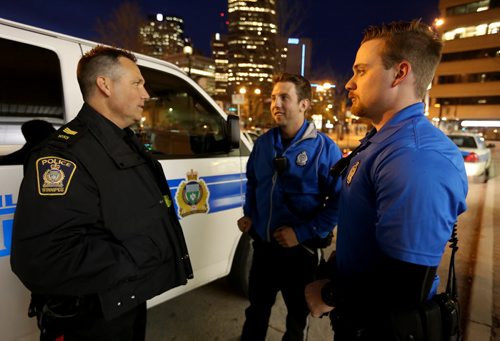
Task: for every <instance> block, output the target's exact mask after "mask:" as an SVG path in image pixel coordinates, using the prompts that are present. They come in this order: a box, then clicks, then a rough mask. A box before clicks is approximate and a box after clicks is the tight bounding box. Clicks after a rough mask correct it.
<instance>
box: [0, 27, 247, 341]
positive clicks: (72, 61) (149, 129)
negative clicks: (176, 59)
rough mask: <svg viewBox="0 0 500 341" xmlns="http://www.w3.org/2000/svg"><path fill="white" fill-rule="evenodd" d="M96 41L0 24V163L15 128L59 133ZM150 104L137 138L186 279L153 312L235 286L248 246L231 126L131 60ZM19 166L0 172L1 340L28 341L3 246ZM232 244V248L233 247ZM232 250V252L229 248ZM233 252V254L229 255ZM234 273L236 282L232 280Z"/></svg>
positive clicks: (240, 154) (75, 105) (194, 92)
mask: <svg viewBox="0 0 500 341" xmlns="http://www.w3.org/2000/svg"><path fill="white" fill-rule="evenodd" d="M95 45H96V43H93V42H90V41H85V40H80V39H77V38H73V37H69V36H66V35H62V34H58V33H55V32H50V31H46V30H42V29H38V28H35V27H31V26H27V25H23V24H19V23H15V22H12V21H8V20H4V19H1V18H0V51H1V54H0V75H1V85H0V155H5V154H8V153H10V152H12V151H15V150H16V149H19V148H20V147H21V146H22V145H23V144H24V142H25V141H24V138H23V136H22V134H21V129H20V128H21V125H22V124H23V123H24V122H26V121H29V120H32V119H43V120H46V121H49V122H51V123H52V124H53V125H54V126H56V127H58V126H61V125H62V124H64V123H65V122H68V121H69V120H71V119H72V118H74V117H75V115H76V114H77V113H78V111H79V109H80V108H81V106H82V104H83V99H82V97H81V93H80V90H79V87H78V83H77V80H76V67H77V63H78V60H79V59H80V57H81V56H82V55H83V54H84V53H85V52H87V51H89V50H90V49H92V48H93V47H94V46H95ZM136 55H137V57H138V65H139V67H140V69H141V72H142V75H143V76H144V78H145V79H146V89H147V90H148V92H149V94H150V96H151V98H152V100H151V101H149V102H148V103H147V105H146V107H145V109H144V113H143V121H142V124H141V126H140V127H138V131H137V132H138V134H139V135H140V137H141V138H142V139H143V142H144V143H145V144H146V146H147V147H148V148H149V149H150V150H151V152H152V153H153V154H154V155H155V157H157V158H158V159H159V160H160V162H161V163H162V165H163V168H164V170H165V173H166V177H167V179H168V182H169V185H170V188H171V190H172V195H173V197H174V198H175V205H176V208H177V212H178V216H179V218H180V222H181V225H182V228H183V230H184V234H185V236H186V241H187V244H188V249H189V252H190V256H191V260H192V264H193V268H194V279H193V280H191V281H189V283H188V284H187V285H186V286H183V287H179V288H175V289H173V290H171V291H169V292H167V293H164V294H163V295H160V296H157V297H155V298H153V299H152V300H150V301H149V302H148V305H149V306H153V305H156V304H158V303H161V302H163V301H165V300H168V299H170V298H172V297H174V296H177V295H179V294H181V293H184V292H187V291H189V290H192V289H194V288H196V287H198V286H200V285H203V284H206V283H208V282H211V281H213V280H215V279H217V278H220V277H223V276H226V275H228V274H229V273H230V270H231V266H232V265H233V258H234V265H233V268H235V270H236V271H235V272H233V273H236V279H237V280H242V281H243V282H244V280H245V277H244V273H245V269H244V268H241V267H240V266H239V265H241V264H243V265H247V264H248V252H247V250H248V243H247V241H245V240H243V239H242V240H241V241H240V237H241V233H240V232H239V230H238V228H237V227H236V220H237V219H238V218H239V217H240V216H241V214H242V209H241V207H242V202H243V198H244V190H245V184H246V178H245V168H246V162H247V159H248V154H249V150H250V148H251V144H250V143H249V142H248V140H247V139H245V138H244V137H243V138H242V139H241V141H242V142H241V143H240V145H239V147H238V140H239V139H240V132H239V126H238V121H237V120H235V119H234V117H232V116H228V115H226V114H225V113H224V112H223V111H222V110H221V109H220V108H219V107H218V106H217V105H216V103H215V102H214V101H213V100H212V99H211V98H210V97H209V96H208V95H207V94H206V93H205V92H204V91H203V90H202V89H201V88H200V87H199V86H198V85H197V84H196V83H195V82H194V81H192V80H191V79H190V78H189V77H187V76H186V74H185V73H183V72H182V71H181V70H180V69H179V68H177V67H176V66H174V65H172V64H169V63H167V62H164V61H160V60H157V59H154V58H150V57H147V56H142V55H138V54H136ZM22 177H23V169H22V165H8V166H0V340H3V341H10V340H37V339H38V330H37V327H36V323H35V321H34V319H29V318H28V317H27V308H28V303H29V292H28V291H27V290H26V289H25V288H24V287H23V285H22V284H21V282H20V281H19V280H18V279H17V277H16V276H15V275H14V274H13V273H12V271H11V269H10V257H9V254H10V245H11V243H10V241H11V235H12V223H13V216H14V211H15V209H16V202H17V195H18V189H19V186H20V183H21V180H22ZM238 244H239V245H240V247H238ZM237 249H238V250H237ZM235 253H236V254H237V256H236V257H235V256H234V255H235ZM239 275H241V277H238V276H239Z"/></svg>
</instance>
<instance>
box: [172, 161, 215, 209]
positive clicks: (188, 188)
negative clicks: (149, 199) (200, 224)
mask: <svg viewBox="0 0 500 341" xmlns="http://www.w3.org/2000/svg"><path fill="white" fill-rule="evenodd" d="M186 177H187V181H182V182H181V183H180V184H179V188H178V189H177V194H176V195H175V200H176V202H177V207H179V215H180V216H181V217H185V216H188V215H190V214H194V213H206V212H208V210H209V207H208V198H209V196H210V192H209V191H208V186H207V184H206V183H205V181H203V180H202V179H198V173H197V172H195V171H193V170H192V169H191V171H189V172H188V173H187V174H186Z"/></svg>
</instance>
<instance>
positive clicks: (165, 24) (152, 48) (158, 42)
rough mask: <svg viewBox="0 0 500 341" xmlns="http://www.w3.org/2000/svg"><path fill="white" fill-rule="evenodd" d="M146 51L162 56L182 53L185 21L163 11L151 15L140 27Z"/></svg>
mask: <svg viewBox="0 0 500 341" xmlns="http://www.w3.org/2000/svg"><path fill="white" fill-rule="evenodd" d="M139 33H140V36H141V40H142V44H143V48H144V51H143V52H144V53H145V54H147V55H150V56H153V57H158V58H162V57H163V56H164V55H165V54H167V55H168V54H176V53H181V52H182V49H183V47H184V40H185V37H184V21H183V20H182V18H179V17H175V16H164V15H163V14H161V13H158V14H156V15H149V16H148V22H147V24H145V25H144V26H142V27H141V28H140V29H139Z"/></svg>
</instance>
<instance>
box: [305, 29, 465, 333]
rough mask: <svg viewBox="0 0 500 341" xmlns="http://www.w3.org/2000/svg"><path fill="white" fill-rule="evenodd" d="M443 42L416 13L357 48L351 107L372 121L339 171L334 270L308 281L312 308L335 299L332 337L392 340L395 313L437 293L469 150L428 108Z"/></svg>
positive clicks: (321, 309) (371, 33)
mask: <svg viewBox="0 0 500 341" xmlns="http://www.w3.org/2000/svg"><path fill="white" fill-rule="evenodd" d="M441 49H442V42H441V40H440V38H439V36H437V35H436V34H435V33H434V32H433V31H432V30H431V28H430V27H428V26H427V25H425V24H423V23H421V22H420V21H412V22H398V23H392V24H389V25H382V26H380V27H370V28H369V29H368V30H367V31H366V32H365V36H364V39H363V41H362V43H361V46H360V48H359V50H358V53H357V55H356V61H355V62H354V66H353V71H354V75H353V76H352V78H351V79H350V80H349V82H348V83H347V84H346V89H347V90H348V91H349V98H350V99H351V101H352V108H351V111H352V113H353V114H354V115H357V116H359V117H363V118H365V119H368V120H369V121H371V123H372V124H373V127H374V128H373V130H372V131H371V132H370V133H369V134H368V136H367V137H366V138H365V139H363V140H362V141H361V146H360V148H359V149H358V150H357V152H356V153H355V154H354V156H353V157H352V159H351V160H350V163H349V166H348V167H347V169H346V171H345V172H344V174H343V175H342V194H341V198H340V206H339V212H340V213H339V224H338V235H337V249H336V255H335V257H332V259H331V261H330V264H331V265H332V267H331V271H330V273H329V274H328V277H329V278H327V279H324V280H319V281H316V282H313V283H311V284H310V285H309V286H308V287H307V289H306V298H307V300H308V304H309V307H310V309H311V312H312V314H313V316H320V315H322V314H323V313H327V312H330V311H331V310H332V309H333V308H334V307H335V310H333V312H332V313H331V314H330V317H331V319H332V327H333V329H334V332H335V340H389V341H390V340H394V339H395V338H394V335H393V331H392V330H391V324H390V323H389V322H388V321H389V320H390V318H389V316H391V314H394V313H396V314H399V312H401V311H405V310H408V309H411V308H414V307H416V306H417V305H418V304H420V303H422V302H423V301H425V300H426V299H427V298H428V297H431V296H432V295H433V294H434V293H435V291H436V287H437V284H438V277H437V276H436V269H437V266H438V265H439V262H440V260H441V256H442V254H443V252H444V249H445V245H446V242H447V240H448V239H449V238H450V236H451V232H452V229H453V225H454V223H455V221H456V220H457V216H458V215H459V214H461V213H462V212H464V211H465V209H466V204H465V197H466V195H467V176H466V174H465V169H464V163H463V158H462V156H461V154H460V152H459V150H458V149H457V148H456V146H455V145H454V144H453V143H452V142H451V141H450V140H449V139H448V138H447V137H446V136H445V135H444V134H443V133H442V132H441V131H440V130H438V129H437V128H435V127H434V126H432V124H431V123H430V122H429V120H428V119H427V118H426V117H425V116H424V104H423V103H422V99H423V97H424V95H425V92H426V89H427V86H428V84H429V83H430V82H431V80H432V77H433V75H434V71H435V69H436V67H437V64H438V63H439V60H440V57H441ZM413 322H415V323H418V322H417V321H413Z"/></svg>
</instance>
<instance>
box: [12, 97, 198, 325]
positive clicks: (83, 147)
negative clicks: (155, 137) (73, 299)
mask: <svg viewBox="0 0 500 341" xmlns="http://www.w3.org/2000/svg"><path fill="white" fill-rule="evenodd" d="M127 140H128V142H127ZM140 148H141V147H140V144H139V143H138V141H137V139H136V138H135V136H133V134H132V131H131V130H130V129H128V128H127V129H125V130H121V129H120V128H119V127H117V126H116V125H114V124H113V123H111V122H110V121H108V120H107V119H106V118H104V117H103V116H102V115H100V114H99V113H97V112H96V111H95V110H93V109H92V108H91V107H90V106H89V105H87V104H84V106H83V108H82V109H81V111H80V112H79V114H78V116H77V117H76V118H75V119H74V120H73V121H71V122H70V123H68V124H67V125H66V126H63V127H61V128H60V129H59V131H58V132H57V133H55V134H54V135H53V137H52V138H51V139H49V141H48V143H47V144H46V145H45V146H43V147H41V148H39V149H37V150H35V151H33V153H32V154H31V155H30V157H29V159H28V161H27V163H26V164H25V177H24V179H23V182H22V184H21V189H20V193H19V198H18V204H17V209H16V213H15V216H14V228H13V236H12V249H11V266H12V269H13V271H14V273H16V275H17V276H18V277H19V278H20V279H21V281H22V282H23V283H24V285H25V286H26V287H27V288H28V289H29V290H31V291H32V292H34V293H37V294H43V295H69V296H84V295H92V294H97V295H98V297H99V300H100V302H101V306H102V310H103V314H104V317H105V318H106V319H111V318H113V317H116V316H118V315H120V314H122V313H123V312H125V311H128V310H130V309H132V308H134V307H135V306H137V305H138V304H140V303H143V302H144V301H145V300H147V299H150V298H152V297H153V296H156V295H158V294H161V293H162V292H164V291H166V290H168V289H170V288H173V287H176V286H179V285H182V284H185V283H186V282H187V279H188V278H190V277H192V269H191V264H190V261H189V256H188V253H187V248H186V244H185V240H184V237H183V234H182V230H181V227H180V224H179V222H178V220H177V217H176V215H175V211H174V208H173V204H172V200H171V195H170V191H169V189H168V185H167V182H166V179H165V177H164V175H163V172H162V170H161V165H160V164H159V163H158V162H157V161H156V160H153V159H151V158H150V157H149V156H148V155H146V153H145V152H144V151H143V150H141V149H140ZM142 148H143V147H142Z"/></svg>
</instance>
